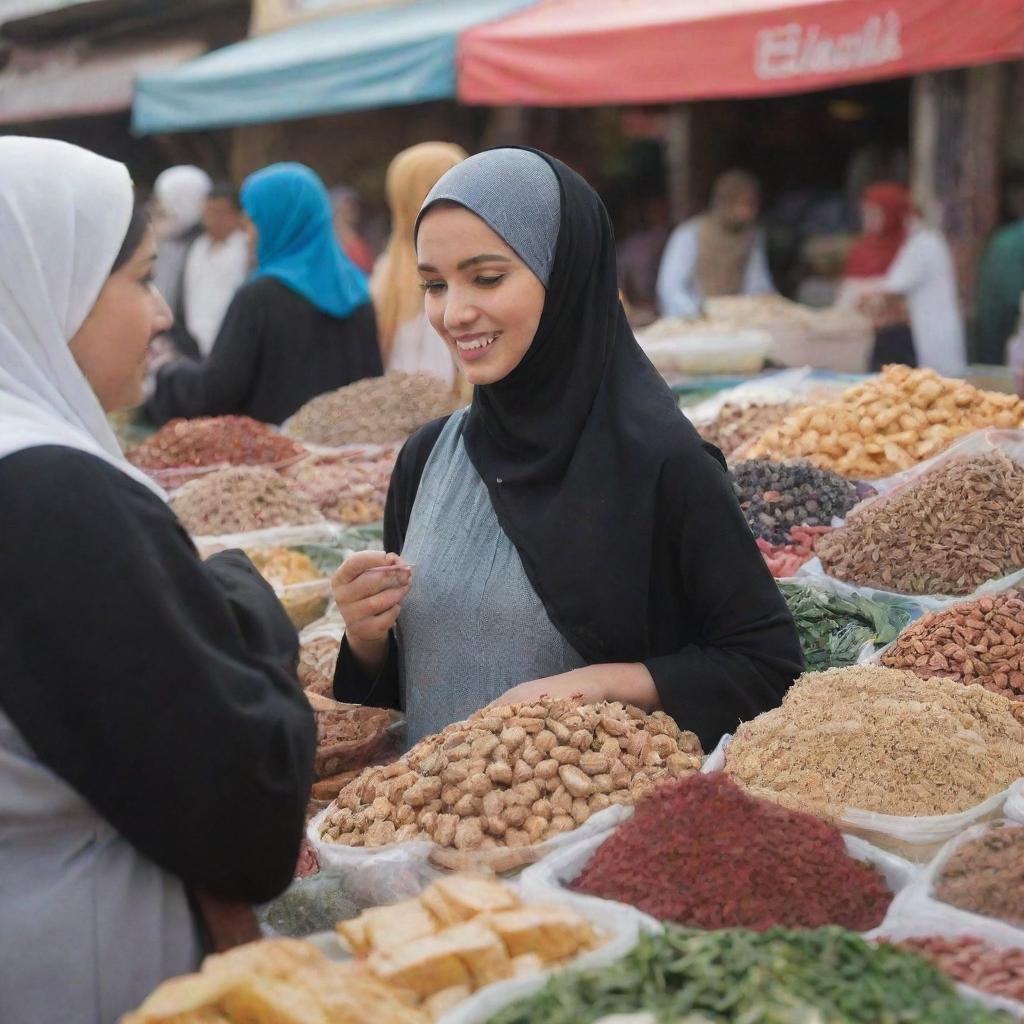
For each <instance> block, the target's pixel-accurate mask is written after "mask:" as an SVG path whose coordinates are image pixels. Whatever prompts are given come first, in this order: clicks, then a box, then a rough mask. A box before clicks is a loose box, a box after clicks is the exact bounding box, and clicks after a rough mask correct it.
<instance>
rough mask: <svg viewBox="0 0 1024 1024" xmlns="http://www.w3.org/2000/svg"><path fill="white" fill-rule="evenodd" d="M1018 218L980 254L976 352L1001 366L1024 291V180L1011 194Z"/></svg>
mask: <svg viewBox="0 0 1024 1024" xmlns="http://www.w3.org/2000/svg"><path fill="white" fill-rule="evenodd" d="M1008 198H1009V201H1010V205H1011V207H1012V208H1013V210H1014V213H1016V214H1017V216H1018V218H1019V219H1017V220H1015V221H1014V222H1013V223H1011V224H1007V225H1006V226H1005V227H1002V228H1000V229H999V230H998V231H996V232H995V234H994V235H993V236H992V238H991V239H990V240H989V243H988V246H987V247H986V249H985V253H984V255H983V256H982V258H981V267H980V268H979V271H978V287H977V296H976V310H977V314H976V315H977V322H976V353H975V358H976V359H977V361H978V362H979V363H988V364H991V365H996V366H1002V365H1003V364H1004V363H1005V362H1006V343H1007V341H1008V340H1009V338H1010V335H1011V334H1013V332H1014V330H1015V329H1016V327H1017V319H1018V317H1019V315H1020V299H1021V292H1022V291H1024V181H1021V182H1018V183H1017V184H1016V185H1015V186H1014V187H1013V189H1012V191H1011V193H1010V196H1009V197H1008Z"/></svg>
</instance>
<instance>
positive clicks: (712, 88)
mask: <svg viewBox="0 0 1024 1024" xmlns="http://www.w3.org/2000/svg"><path fill="white" fill-rule="evenodd" d="M1022 56H1024V2H1022V0H804V2H803V3H787V2H786V0H540V2H539V3H538V4H537V5H536V6H534V7H530V8H528V9H527V10H525V11H523V12H522V13H520V14H516V15H513V16H511V17H509V18H507V19H505V20H504V21H499V22H494V23H491V24H487V25H481V26H478V27H477V28H474V29H472V30H470V31H469V32H467V33H465V34H464V35H463V36H462V37H461V39H460V41H459V54H458V69H459V86H458V89H459V99H460V100H462V101H463V102H464V103H480V104H495V105H497V104H524V105H533V106H571V105H599V104H607V103H664V102H672V101H679V100H695V99H713V98H724V97H742V96H763V95H770V94H773V93H786V92H804V91H811V90H814V89H825V88H830V87H833V86H837V85H845V84H850V83H854V82H864V81H870V80H874V79H880V78H898V77H901V76H905V75H912V74H917V73H919V72H922V71H932V70H936V69H939V68H953V67H968V66H972V65H977V64H987V63H990V62H993V61H1000V60H1010V59H1015V58H1020V57H1022Z"/></svg>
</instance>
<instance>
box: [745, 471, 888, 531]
mask: <svg viewBox="0 0 1024 1024" xmlns="http://www.w3.org/2000/svg"><path fill="white" fill-rule="evenodd" d="M731 472H732V489H733V491H734V492H735V493H736V498H737V500H738V501H739V503H740V508H742V509H743V514H744V515H745V516H746V518H747V522H748V523H749V524H750V529H751V530H752V531H753V534H754V536H755V537H763V538H764V539H765V540H767V541H768V542H769V543H771V544H785V543H787V542H788V538H789V531H790V530H791V529H792V528H793V527H794V526H831V525H832V519H833V517H835V518H837V519H843V518H845V516H846V513H847V512H849V511H850V509H851V508H853V506H854V505H856V504H857V502H858V501H860V500H861V498H862V497H866V496H867V495H868V493H871V494H873V493H874V491H873V490H872V489H870V488H867V489H863V490H862V489H861V488H859V487H858V486H857V484H855V483H854V482H853V481H852V480H846V479H844V478H843V477H841V476H839V475H838V474H837V473H832V472H830V471H829V470H827V469H818V468H817V466H815V465H813V464H812V463H810V462H808V461H807V460H806V459H792V460H790V461H788V462H770V461H769V460H768V459H747V460H745V461H744V462H737V463H736V465H734V466H733V467H732V471H731Z"/></svg>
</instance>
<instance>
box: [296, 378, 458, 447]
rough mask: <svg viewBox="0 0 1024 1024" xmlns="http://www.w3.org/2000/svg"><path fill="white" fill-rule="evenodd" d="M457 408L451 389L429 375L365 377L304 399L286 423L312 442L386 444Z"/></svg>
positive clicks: (337, 444)
mask: <svg viewBox="0 0 1024 1024" xmlns="http://www.w3.org/2000/svg"><path fill="white" fill-rule="evenodd" d="M454 409H455V399H454V398H453V395H452V391H451V388H450V387H448V385H447V384H445V383H444V382H443V381H441V380H440V379H439V378H437V377H432V376H431V375H430V374H427V373H412V374H409V373H389V374H388V375H387V376H386V377H367V378H366V379H364V380H360V381H356V383H355V384H348V385H346V386H345V387H343V388H339V389H338V390H337V391H328V392H327V393H326V394H323V395H318V396H317V397H316V398H314V399H312V400H311V401H309V402H307V403H306V404H305V405H304V406H303V407H302V408H301V409H300V410H299V411H298V412H297V413H296V414H295V415H294V416H293V417H292V418H291V419H290V420H289V421H288V422H287V423H286V424H285V425H284V426H285V430H286V431H287V433H288V434H289V435H290V436H291V437H296V438H298V439H299V440H300V441H308V442H310V443H312V444H322V445H331V446H335V447H336V446H339V445H346V444H387V443H389V442H393V441H404V440H405V439H406V438H407V437H408V436H409V435H410V434H411V433H412V432H413V431H414V430H416V429H417V428H418V427H421V426H423V424H424V423H428V422H429V421H430V420H434V419H437V418H438V417H440V416H447V415H448V414H449V413H450V412H452V411H453V410H454Z"/></svg>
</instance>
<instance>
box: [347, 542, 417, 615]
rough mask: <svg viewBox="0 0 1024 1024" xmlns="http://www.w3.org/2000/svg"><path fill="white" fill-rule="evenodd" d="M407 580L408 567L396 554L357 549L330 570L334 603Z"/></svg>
mask: <svg viewBox="0 0 1024 1024" xmlns="http://www.w3.org/2000/svg"><path fill="white" fill-rule="evenodd" d="M392 566H393V569H392V568H390V567H392ZM411 582H412V568H411V567H410V566H407V565H406V564H405V563H404V562H401V561H400V559H399V557H398V555H385V554H384V552H382V551H360V552H358V553H357V554H355V555H351V556H350V557H348V558H347V559H345V561H344V562H343V563H342V565H341V567H340V568H339V569H338V570H337V572H336V573H335V574H334V577H333V578H332V580H331V587H332V589H333V590H334V597H335V600H336V601H337V602H338V604H339V605H341V604H346V605H349V604H354V603H356V602H359V601H363V600H365V599H366V598H369V597H372V596H374V595H375V594H381V593H384V592H386V591H388V590H392V589H395V588H398V587H408V586H409V585H410V584H411Z"/></svg>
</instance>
